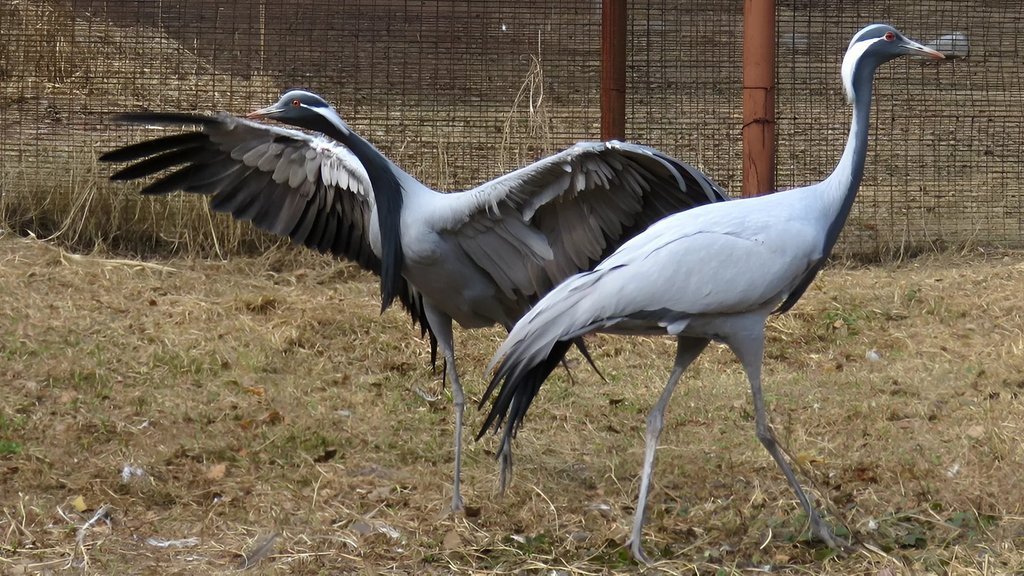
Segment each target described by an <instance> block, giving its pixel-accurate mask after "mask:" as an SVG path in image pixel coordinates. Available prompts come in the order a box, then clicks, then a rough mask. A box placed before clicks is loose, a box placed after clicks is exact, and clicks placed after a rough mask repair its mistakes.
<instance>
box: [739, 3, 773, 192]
mask: <svg viewBox="0 0 1024 576" xmlns="http://www.w3.org/2000/svg"><path fill="white" fill-rule="evenodd" d="M774 189H775V0H744V2H743V195H744V196H756V195H758V194H764V193H765V192H770V191H772V190H774Z"/></svg>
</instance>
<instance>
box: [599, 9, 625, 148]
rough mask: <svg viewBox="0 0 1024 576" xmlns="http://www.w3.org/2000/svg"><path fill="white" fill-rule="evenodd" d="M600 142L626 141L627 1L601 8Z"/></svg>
mask: <svg viewBox="0 0 1024 576" xmlns="http://www.w3.org/2000/svg"><path fill="white" fill-rule="evenodd" d="M601 139H602V140H625V139H626V0H603V1H602V4H601Z"/></svg>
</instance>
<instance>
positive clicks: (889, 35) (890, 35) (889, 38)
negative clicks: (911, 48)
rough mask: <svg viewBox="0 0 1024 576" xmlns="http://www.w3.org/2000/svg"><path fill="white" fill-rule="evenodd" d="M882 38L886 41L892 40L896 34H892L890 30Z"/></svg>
mask: <svg viewBox="0 0 1024 576" xmlns="http://www.w3.org/2000/svg"><path fill="white" fill-rule="evenodd" d="M883 38H885V41H886V42H892V41H893V40H895V39H896V35H895V34H893V33H892V32H886V33H885V36H883Z"/></svg>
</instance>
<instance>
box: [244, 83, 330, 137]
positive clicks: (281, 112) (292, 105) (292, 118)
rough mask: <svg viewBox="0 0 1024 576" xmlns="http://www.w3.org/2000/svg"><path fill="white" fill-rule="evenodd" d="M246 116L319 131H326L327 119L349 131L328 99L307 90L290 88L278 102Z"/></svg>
mask: <svg viewBox="0 0 1024 576" xmlns="http://www.w3.org/2000/svg"><path fill="white" fill-rule="evenodd" d="M246 118H270V119H273V120H277V121H278V122H283V123H285V124H290V125H292V126H298V127H300V128H307V129H309V130H316V131H318V132H325V129H324V124H323V123H324V121H325V120H326V121H327V122H329V123H330V124H332V125H333V126H334V127H335V128H337V129H339V130H341V131H342V132H344V133H346V134H347V133H348V126H347V125H346V124H345V122H344V121H343V120H342V119H341V116H340V115H339V114H338V112H337V111H336V110H335V109H334V108H333V107H332V106H331V105H330V104H328V103H327V101H326V100H324V99H323V98H321V97H319V96H317V95H316V94H313V93H312V92H307V91H305V90H289V91H287V92H285V93H284V94H282V95H281V97H280V98H279V99H278V100H277V102H275V103H273V104H271V105H270V106H267V107H266V108H260V109H259V110H255V111H253V112H250V113H249V114H247V115H246Z"/></svg>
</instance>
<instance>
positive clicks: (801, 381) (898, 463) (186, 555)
mask: <svg viewBox="0 0 1024 576" xmlns="http://www.w3.org/2000/svg"><path fill="white" fill-rule="evenodd" d="M1022 285H1024V255H1022V254H1019V253H1007V254H984V253H981V252H973V253H971V254H964V255H945V256H935V257H929V258H924V259H919V260H914V261H909V262H905V263H902V264H898V265H890V266H879V267H869V268H860V267H849V268H847V267H840V266H835V267H831V268H829V269H828V270H826V271H825V272H824V273H823V274H822V275H821V278H820V279H819V281H818V282H817V283H816V284H815V285H814V286H813V287H812V289H811V290H810V291H809V293H808V294H807V296H806V297H805V298H804V300H803V301H802V302H801V303H800V305H799V306H798V307H797V309H796V311H794V312H793V313H791V314H789V315H787V316H784V317H782V318H779V319H777V320H775V321H774V322H773V325H772V326H771V327H770V342H769V347H768V360H767V364H766V374H765V382H766V389H767V391H768V394H769V402H770V411H771V414H772V419H773V422H774V423H775V426H776V429H777V431H778V433H779V435H780V437H781V438H782V439H783V441H784V443H785V444H787V445H788V447H789V449H790V451H791V452H792V453H793V454H794V455H795V456H796V458H797V460H798V461H799V462H800V463H801V467H802V468H803V473H802V476H803V478H804V481H805V484H808V485H810V484H813V485H815V486H816V487H817V489H818V490H819V493H820V494H821V495H822V496H823V497H824V498H826V499H827V500H828V501H829V502H831V504H832V505H831V506H830V509H831V514H830V516H831V518H832V520H833V521H834V522H835V523H836V524H838V525H843V526H845V527H847V528H848V529H849V530H850V531H852V533H853V535H854V537H855V538H856V539H857V540H858V541H860V542H861V543H862V544H863V548H862V551H860V552H857V553H855V554H853V555H851V556H849V557H846V558H835V557H832V555H831V553H830V552H829V551H828V550H826V549H823V548H821V547H819V546H817V545H815V544H810V543H808V542H807V541H806V539H805V537H804V535H803V534H802V529H803V517H802V515H801V514H800V512H799V507H798V506H797V504H796V503H795V500H794V498H793V496H792V494H791V493H790V491H789V489H788V487H787V486H786V483H785V480H784V478H783V477H782V475H781V474H780V473H779V471H778V470H777V469H776V467H775V465H774V464H773V463H772V461H771V459H770V458H769V457H768V455H767V454H766V453H765V451H764V450H763V449H762V448H761V446H760V445H759V444H758V443H757V441H756V440H755V438H754V435H753V424H752V415H751V408H750V401H749V392H748V390H747V388H746V385H745V381H744V378H743V376H742V373H741V371H740V369H739V367H738V365H737V364H736V362H735V361H734V360H733V359H732V358H731V357H730V356H729V355H728V354H727V353H726V352H725V351H724V350H722V349H717V348H716V349H714V350H711V351H709V352H708V353H706V354H705V356H704V357H703V358H702V359H701V360H700V361H699V362H698V363H697V365H695V366H694V367H693V368H692V369H691V371H690V372H689V373H688V374H687V375H686V377H685V380H684V385H683V386H681V387H680V389H679V390H678V391H677V393H676V396H675V398H674V401H673V404H672V406H671V407H670V410H669V412H668V419H667V424H666V431H665V433H664V434H663V436H662V448H661V450H660V452H659V458H660V461H659V463H658V468H657V474H656V486H655V490H654V493H653V496H652V498H651V505H650V512H651V519H650V521H649V522H648V525H647V532H646V544H647V549H648V550H649V551H650V552H651V553H652V554H653V556H654V557H655V558H658V559H662V562H661V563H660V564H659V565H658V568H659V569H662V570H664V571H665V572H667V573H694V572H699V573H702V574H703V573H716V574H734V573H736V574H738V573H749V572H750V571H752V570H755V569H765V568H767V567H770V568H771V569H772V570H773V571H774V572H779V573H805V574H812V573H813V574H817V573H826V574H871V575H882V574H938V573H943V574H945V573H949V574H1008V573H1014V572H1019V571H1021V570H1024V554H1022V552H1021V550H1022V549H1024V515H1022V514H1024V511H1022V508H1021V502H1024V484H1022V483H1021V481H1020V473H1021V470H1024V449H1022V445H1021V437H1022V430H1021V422H1022V421H1024V376H1022V374H1024V331H1022V328H1024V318H1022V317H1024V299H1022V298H1021V297H1020V287H1021V286H1022ZM377 290H378V288H377V286H376V283H375V281H374V280H373V278H371V277H368V276H366V275H364V274H361V273H358V272H356V271H355V270H354V269H352V268H351V267H348V266H343V265H335V264H334V263H331V262H329V261H326V260H322V259H317V258H314V257H312V256H308V255H304V254H298V253H297V252H293V251H292V250H285V249H281V250H275V251H272V252H271V253H270V254H268V255H266V256H264V257H261V258H232V259H231V260H230V261H228V262H222V261H205V260H184V259H178V260H162V261H150V262H135V261H119V260H112V259H109V258H104V257H101V256H76V255H73V254H69V253H65V252H62V251H61V250H59V249H57V248H55V247H53V246H52V245H48V244H45V243H42V242H39V241H33V240H24V239H21V238H15V237H11V236H7V237H5V238H2V239H0V379H2V387H3V388H2V390H3V394H2V396H0V510H2V513H0V573H6V574H24V573H37V572H44V573H49V572H59V571H62V569H64V568H65V567H67V566H69V565H70V566H83V565H84V566H86V567H87V568H88V571H90V572H93V573H106V574H112V573H117V572H130V573H147V574H186V573H187V574H194V573H211V572H214V573H227V572H233V571H235V570H236V569H237V567H238V566H239V565H240V563H241V562H243V560H242V558H243V554H248V555H249V557H250V558H252V562H253V563H254V564H255V568H254V569H253V570H252V571H253V572H254V573H289V574H327V573H332V574H333V573H353V572H355V573H377V572H398V573H413V572H423V571H426V572H445V573H447V572H450V571H455V572H460V573H469V572H472V573H508V572H515V571H520V570H526V571H529V572H537V573H545V574H549V573H550V574H564V573H574V572H575V573H588V574H594V573H603V572H609V571H611V572H630V571H635V570H636V569H637V568H636V566H635V565H633V564H631V563H630V561H629V560H628V558H627V555H626V554H625V552H624V551H623V550H622V548H621V544H622V543H623V542H624V540H625V535H626V533H627V531H628V527H629V523H630V519H631V514H632V506H633V502H634V499H635V497H636V490H637V478H638V473H639V468H640V458H641V451H642V442H641V437H642V433H643V428H644V415H645V413H646V411H647V409H648V408H649V406H650V405H651V403H652V402H653V400H654V399H655V398H656V395H657V394H658V392H659V391H660V389H661V386H662V383H663V381H664V378H665V377H666V376H667V370H668V367H669V364H670V362H671V360H670V358H671V354H672V343H671V342H670V341H669V340H667V339H636V338H633V339H630V338H612V337H602V338H598V339H596V340H595V341H594V342H593V346H592V348H593V351H594V353H595V358H596V361H597V363H598V364H599V366H600V367H601V368H602V369H603V371H604V373H605V374H606V376H607V377H608V382H607V383H605V382H602V381H600V380H599V379H598V378H597V376H596V375H595V374H594V373H593V372H592V371H591V370H589V369H588V368H586V367H585V366H579V365H577V366H576V367H575V368H574V373H575V376H576V379H577V383H576V384H575V386H573V385H570V383H569V381H568V379H567V378H566V376H565V373H564V372H563V371H559V372H558V373H556V374H555V376H554V377H553V378H552V380H551V381H550V382H548V384H547V385H546V388H545V390H544V391H543V392H542V394H541V396H540V398H539V399H538V402H537V405H536V406H535V408H534V410H533V411H532V412H531V414H530V417H529V418H528V420H527V423H526V427H525V428H524V429H523V431H522V433H521V434H520V436H519V440H518V442H517V445H516V448H517V454H518V460H517V467H516V471H515V472H516V474H515V477H514V481H513V483H512V486H511V489H510V492H509V494H507V495H506V496H505V497H503V498H501V497H498V496H496V495H495V493H494V488H495V482H496V470H495V466H494V461H493V453H492V449H493V447H494V439H493V437H487V438H486V439H485V440H484V441H482V442H469V443H468V454H467V457H466V470H465V487H466V493H465V495H466V497H467V500H468V503H469V504H470V505H471V507H473V508H472V509H471V512H472V514H471V516H470V517H468V518H462V517H457V518H453V517H442V516H441V514H440V513H441V511H442V508H443V506H444V505H445V504H446V503H447V499H448V497H449V495H450V492H449V489H450V488H449V485H448V482H449V479H450V465H451V453H450V442H451V438H450V434H451V414H450V403H449V400H448V399H447V398H446V397H442V398H441V399H440V400H436V401H431V400H428V399H426V398H429V397H430V395H432V394H435V393H436V392H437V390H438V380H437V379H436V378H434V377H432V376H431V374H430V372H429V370H428V369H427V367H426V366H427V350H426V346H425V344H424V343H423V342H420V341H417V340H416V339H415V338H414V333H413V331H412V330H411V329H410V328H409V325H408V322H407V320H406V318H405V317H403V316H402V315H401V314H399V313H397V312H388V313H387V314H385V315H384V316H383V317H381V316H379V315H378V313H377V310H378V307H379V300H378V299H377V296H376V294H377ZM457 339H458V344H459V350H460V356H461V359H462V368H463V373H464V374H465V375H466V378H465V380H466V384H467V387H468V389H469V393H470V395H471V398H477V397H478V396H479V393H480V391H481V389H482V386H481V385H482V383H483V375H482V374H481V370H482V368H483V366H484V365H485V363H486V360H487V358H488V356H489V354H490V353H491V352H492V351H493V350H494V348H495V347H496V346H497V344H498V342H499V339H500V334H499V333H498V332H497V331H494V330H486V331H477V332H472V333H470V332H465V331H460V332H459V334H458V336H457ZM869 350H875V351H877V353H878V354H879V355H880V359H879V360H877V361H872V360H869V359H867V357H866V354H867V352H868V351H869ZM479 418H480V414H479V412H478V411H477V410H475V409H471V410H470V411H469V422H470V426H469V427H470V429H471V430H472V429H474V428H475V427H476V426H478V425H479ZM123 474H126V476H123ZM101 508H103V509H105V510H106V511H107V514H106V516H105V518H104V519H100V520H97V521H96V522H94V523H92V524H91V525H89V526H88V527H87V528H83V526H85V525H86V524H87V523H88V521H89V520H90V519H91V518H93V517H94V516H95V515H96V512H97V510H99V509H101ZM272 535H276V537H275V538H273V539H272V541H271V542H270V544H269V546H268V547H266V548H264V549H263V550H262V553H261V551H260V550H258V548H259V547H260V544H261V543H264V542H266V541H267V539H268V538H270V537H271V536H272ZM150 539H154V540H150ZM173 540H177V541H179V542H177V546H176V547H175V546H170V547H161V546H160V545H159V544H161V543H166V541H173ZM551 570H554V572H551Z"/></svg>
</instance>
